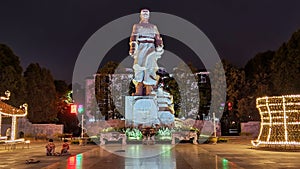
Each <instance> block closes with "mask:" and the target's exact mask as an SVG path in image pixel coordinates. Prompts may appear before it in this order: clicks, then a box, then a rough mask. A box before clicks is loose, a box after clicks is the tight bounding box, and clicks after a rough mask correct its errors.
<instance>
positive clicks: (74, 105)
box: [71, 104, 77, 114]
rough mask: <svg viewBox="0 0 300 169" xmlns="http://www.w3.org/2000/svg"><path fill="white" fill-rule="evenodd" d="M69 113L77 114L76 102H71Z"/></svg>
mask: <svg viewBox="0 0 300 169" xmlns="http://www.w3.org/2000/svg"><path fill="white" fill-rule="evenodd" d="M71 113H73V114H77V105H76V104H71Z"/></svg>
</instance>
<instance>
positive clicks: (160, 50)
mask: <svg viewBox="0 0 300 169" xmlns="http://www.w3.org/2000/svg"><path fill="white" fill-rule="evenodd" d="M155 52H156V57H157V59H159V58H160V57H161V55H162V54H163V53H164V49H163V48H162V47H156V49H155Z"/></svg>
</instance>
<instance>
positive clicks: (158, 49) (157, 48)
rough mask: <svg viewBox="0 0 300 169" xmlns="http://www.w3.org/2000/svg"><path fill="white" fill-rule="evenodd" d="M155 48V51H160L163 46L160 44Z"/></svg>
mask: <svg viewBox="0 0 300 169" xmlns="http://www.w3.org/2000/svg"><path fill="white" fill-rule="evenodd" d="M155 50H156V52H161V51H162V50H163V47H162V46H157V47H156V49H155Z"/></svg>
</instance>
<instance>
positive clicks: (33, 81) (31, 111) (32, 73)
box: [24, 63, 57, 123]
mask: <svg viewBox="0 0 300 169" xmlns="http://www.w3.org/2000/svg"><path fill="white" fill-rule="evenodd" d="M24 78H25V81H26V91H27V98H26V101H27V103H28V105H29V107H28V116H27V117H28V119H29V121H31V122H32V123H51V122H55V121H57V119H56V117H57V108H56V91H55V85H54V80H53V77H52V75H51V73H50V71H49V70H47V69H45V68H41V67H40V66H39V64H38V63H32V64H30V65H29V66H28V67H27V69H26V71H25V72H24Z"/></svg>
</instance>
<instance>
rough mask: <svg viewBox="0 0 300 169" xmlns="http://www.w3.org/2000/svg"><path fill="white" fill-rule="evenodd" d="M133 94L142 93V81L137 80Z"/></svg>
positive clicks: (139, 94) (140, 94)
mask: <svg viewBox="0 0 300 169" xmlns="http://www.w3.org/2000/svg"><path fill="white" fill-rule="evenodd" d="M134 95H135V96H142V95H143V83H141V82H139V83H138V84H137V85H136V86H135V93H134Z"/></svg>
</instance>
